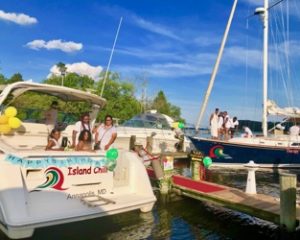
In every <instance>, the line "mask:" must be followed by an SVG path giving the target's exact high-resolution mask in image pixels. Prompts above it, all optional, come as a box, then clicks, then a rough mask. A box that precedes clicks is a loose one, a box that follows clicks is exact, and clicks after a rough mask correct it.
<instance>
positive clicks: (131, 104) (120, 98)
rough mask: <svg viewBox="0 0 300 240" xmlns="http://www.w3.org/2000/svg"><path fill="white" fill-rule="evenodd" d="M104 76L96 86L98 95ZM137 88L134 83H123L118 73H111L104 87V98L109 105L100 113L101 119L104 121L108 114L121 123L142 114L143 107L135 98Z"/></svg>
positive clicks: (102, 75) (101, 76)
mask: <svg viewBox="0 0 300 240" xmlns="http://www.w3.org/2000/svg"><path fill="white" fill-rule="evenodd" d="M104 74H105V73H102V74H100V79H102V80H100V81H99V82H97V84H96V93H97V94H100V92H101V88H102V84H103V81H104ZM134 94H135V87H134V85H133V84H132V83H130V82H127V81H122V80H121V79H120V75H119V74H118V73H113V72H109V73H108V76H107V79H106V84H105V87H104V92H103V97H104V98H105V99H106V100H107V104H106V106H105V107H104V109H103V110H102V111H101V112H100V115H99V117H100V119H101V120H102V119H104V116H105V115H106V114H110V115H112V116H113V117H114V118H119V119H120V120H121V121H124V120H128V119H130V118H132V117H133V116H135V115H136V114H138V113H140V111H141V106H140V103H139V101H138V100H137V99H136V98H135V96H134Z"/></svg>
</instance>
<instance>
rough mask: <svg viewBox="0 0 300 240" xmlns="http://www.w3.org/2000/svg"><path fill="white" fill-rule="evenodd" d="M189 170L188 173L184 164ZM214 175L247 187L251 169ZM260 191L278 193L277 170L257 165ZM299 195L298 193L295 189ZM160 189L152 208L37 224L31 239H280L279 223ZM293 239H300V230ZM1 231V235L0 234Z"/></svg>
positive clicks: (220, 170)
mask: <svg viewBox="0 0 300 240" xmlns="http://www.w3.org/2000/svg"><path fill="white" fill-rule="evenodd" d="M183 171H184V173H185V174H186V175H188V174H190V171H189V170H188V169H187V168H183ZM292 172H293V173H296V174H298V184H299V177H300V171H292ZM207 177H208V179H209V180H210V181H213V182H218V183H223V184H225V185H229V186H233V187H237V188H240V189H245V183H246V178H247V170H245V169H243V170H240V169H233V170H232V169H231V170H229V169H223V168H214V169H211V170H210V171H209V172H208V173H207ZM256 181H257V191H258V192H259V193H265V194H270V195H273V196H275V197H279V184H278V183H279V174H278V172H273V171H260V170H259V171H257V174H256ZM297 194H298V196H299V195H300V193H299V192H298V193H297ZM156 195H157V199H158V200H157V203H156V204H155V207H154V209H153V210H152V212H150V213H146V214H145V213H140V212H139V211H133V212H128V213H123V214H119V215H114V216H107V217H103V218H98V219H94V220H88V221H83V222H76V223H70V224H65V225H59V226H53V227H49V228H42V229H38V230H36V232H35V234H34V236H33V238H32V239H72V240H73V239H84V240H86V239H89V240H93V239H95V240H96V239H97V240H98V239H109V240H119V239H121V240H123V239H128V240H129V239H130V240H135V239H208V240H214V239H251V240H255V239H279V236H280V234H279V230H278V228H277V226H275V225H273V224H271V223H268V222H265V221H262V220H259V219H256V218H253V217H250V216H247V215H245V214H241V213H238V212H235V211H231V210H226V209H224V208H221V207H215V206H212V205H210V204H205V203H201V202H199V201H196V200H193V199H189V198H181V197H180V196H177V195H175V194H170V195H167V196H161V195H159V193H156ZM297 234H298V236H297V237H296V238H295V239H300V235H299V233H297ZM1 237H3V235H0V239H3V238H1Z"/></svg>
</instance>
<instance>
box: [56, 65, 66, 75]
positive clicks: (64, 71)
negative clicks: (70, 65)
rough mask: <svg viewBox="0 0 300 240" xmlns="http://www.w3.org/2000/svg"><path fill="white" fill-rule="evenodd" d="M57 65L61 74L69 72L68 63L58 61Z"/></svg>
mask: <svg viewBox="0 0 300 240" xmlns="http://www.w3.org/2000/svg"><path fill="white" fill-rule="evenodd" d="M56 67H57V68H58V71H59V72H60V75H61V76H64V75H65V74H66V72H67V67H66V64H64V63H63V62H58V63H57V64H56Z"/></svg>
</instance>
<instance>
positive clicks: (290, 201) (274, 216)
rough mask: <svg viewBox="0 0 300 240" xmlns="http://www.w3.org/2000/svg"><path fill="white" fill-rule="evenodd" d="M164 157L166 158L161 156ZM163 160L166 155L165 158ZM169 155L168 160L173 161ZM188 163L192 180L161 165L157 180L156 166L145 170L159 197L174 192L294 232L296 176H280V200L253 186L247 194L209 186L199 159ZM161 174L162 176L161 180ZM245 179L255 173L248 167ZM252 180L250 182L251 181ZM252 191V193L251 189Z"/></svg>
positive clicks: (299, 216)
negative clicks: (154, 184) (260, 191)
mask: <svg viewBox="0 0 300 240" xmlns="http://www.w3.org/2000/svg"><path fill="white" fill-rule="evenodd" d="M165 156H166V155H165ZM166 157H167V156H166ZM174 157H175V156H173V155H172V156H170V157H169V158H168V157H167V158H168V159H174ZM191 161H192V178H187V177H185V176H182V175H179V174H178V173H176V171H172V170H171V169H172V168H170V166H169V164H168V165H166V164H165V163H164V162H163V164H162V168H163V170H160V171H159V172H164V174H161V173H160V177H159V178H158V177H157V173H156V171H157V168H158V165H159V164H158V163H157V161H156V163H155V165H153V166H155V168H153V169H152V168H147V172H148V175H149V177H150V178H154V179H155V178H156V179H157V180H158V181H159V186H160V191H161V193H162V194H166V193H168V192H175V193H176V194H178V195H182V196H186V197H189V198H193V199H196V200H199V201H202V202H208V203H212V204H214V205H219V206H222V207H225V208H228V209H231V210H235V211H238V212H241V213H245V214H248V215H249V216H253V217H257V218H259V219H262V220H266V221H269V222H272V223H274V224H276V225H279V226H280V228H281V229H282V230H284V231H286V232H290V233H292V232H294V231H295V230H296V228H297V226H299V223H300V205H297V203H296V183H297V178H296V175H293V174H281V176H280V199H278V198H275V197H273V196H269V195H265V194H256V186H254V187H253V186H252V187H251V191H250V192H247V188H248V185H247V188H246V192H244V191H242V190H239V189H236V188H232V187H228V186H224V185H221V184H216V183H211V182H207V181H205V180H203V176H204V175H205V173H204V172H205V168H204V165H203V162H202V158H201V157H199V156H198V157H193V156H192V157H191ZM162 175H163V177H161V176H162ZM249 176H251V177H254V183H255V170H254V169H253V168H252V169H251V168H249V171H248V179H247V182H249ZM251 181H252V180H251ZM253 188H254V189H255V190H254V189H253Z"/></svg>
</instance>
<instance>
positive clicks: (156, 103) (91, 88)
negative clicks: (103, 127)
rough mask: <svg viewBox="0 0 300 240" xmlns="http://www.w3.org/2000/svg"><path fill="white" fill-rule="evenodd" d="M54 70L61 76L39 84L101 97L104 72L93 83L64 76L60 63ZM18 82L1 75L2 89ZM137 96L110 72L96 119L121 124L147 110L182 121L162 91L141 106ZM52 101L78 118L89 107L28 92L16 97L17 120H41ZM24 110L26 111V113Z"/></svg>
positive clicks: (18, 77)
mask: <svg viewBox="0 0 300 240" xmlns="http://www.w3.org/2000/svg"><path fill="white" fill-rule="evenodd" d="M57 67H58V69H59V71H60V73H61V75H60V76H57V75H52V76H51V77H49V78H47V79H44V80H43V81H42V83H46V84H53V85H62V82H63V85H64V86H65V87H69V88H75V89H79V90H83V91H88V92H91V93H94V94H96V95H100V92H101V88H102V85H103V82H104V76H105V72H102V73H101V74H100V76H99V79H100V80H99V81H95V80H93V79H92V78H90V77H88V76H81V75H78V74H76V73H68V72H66V67H65V65H64V64H63V63H58V64H57ZM18 81H24V79H23V77H22V75H21V74H20V73H16V74H14V75H13V76H11V77H10V78H6V77H5V76H4V75H2V74H0V84H1V85H6V84H10V83H14V82H18ZM136 93H137V89H136V86H135V85H134V84H133V83H132V82H130V81H128V80H125V79H121V77H120V75H119V74H118V73H116V72H109V73H108V75H107V79H106V83H105V88H104V93H103V98H105V99H106V100H107V104H106V106H105V107H104V108H103V109H102V110H101V111H100V113H99V116H98V118H99V119H103V118H104V116H105V115H106V114H111V115H113V117H114V118H118V119H120V122H122V121H126V120H128V119H130V118H132V117H133V116H135V115H137V114H139V113H142V112H143V111H144V110H145V108H146V110H150V109H156V110H157V111H158V112H159V113H162V114H166V115H168V116H170V117H172V118H174V119H175V120H177V121H184V119H182V117H181V110H180V108H179V107H177V106H175V105H173V104H171V103H170V102H169V101H168V100H167V97H166V95H165V94H164V92H163V91H159V92H158V93H157V95H156V96H155V97H154V98H153V99H152V100H147V101H146V102H145V101H143V102H142V101H140V100H139V99H137V97H136ZM53 100H57V101H58V102H59V106H60V109H63V112H64V113H72V114H75V115H77V117H78V116H79V115H80V113H82V112H86V111H88V110H89V109H90V107H91V106H89V105H88V104H87V103H74V102H69V103H68V102H63V101H61V100H59V99H57V98H56V97H54V96H48V95H44V94H43V95H41V94H38V93H32V92H28V93H26V94H23V95H21V96H20V97H18V98H17V99H16V100H15V101H14V105H15V106H16V107H17V108H18V109H19V111H20V113H19V117H20V118H21V119H22V118H28V115H30V117H29V118H40V117H41V116H40V114H41V112H42V111H43V110H46V109H47V108H49V106H50V105H51V102H52V101H53ZM28 106H30V108H31V109H36V110H37V111H36V112H32V113H31V114H29V113H28ZM26 108H27V109H26ZM23 109H26V111H27V112H26V111H25V110H23Z"/></svg>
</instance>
